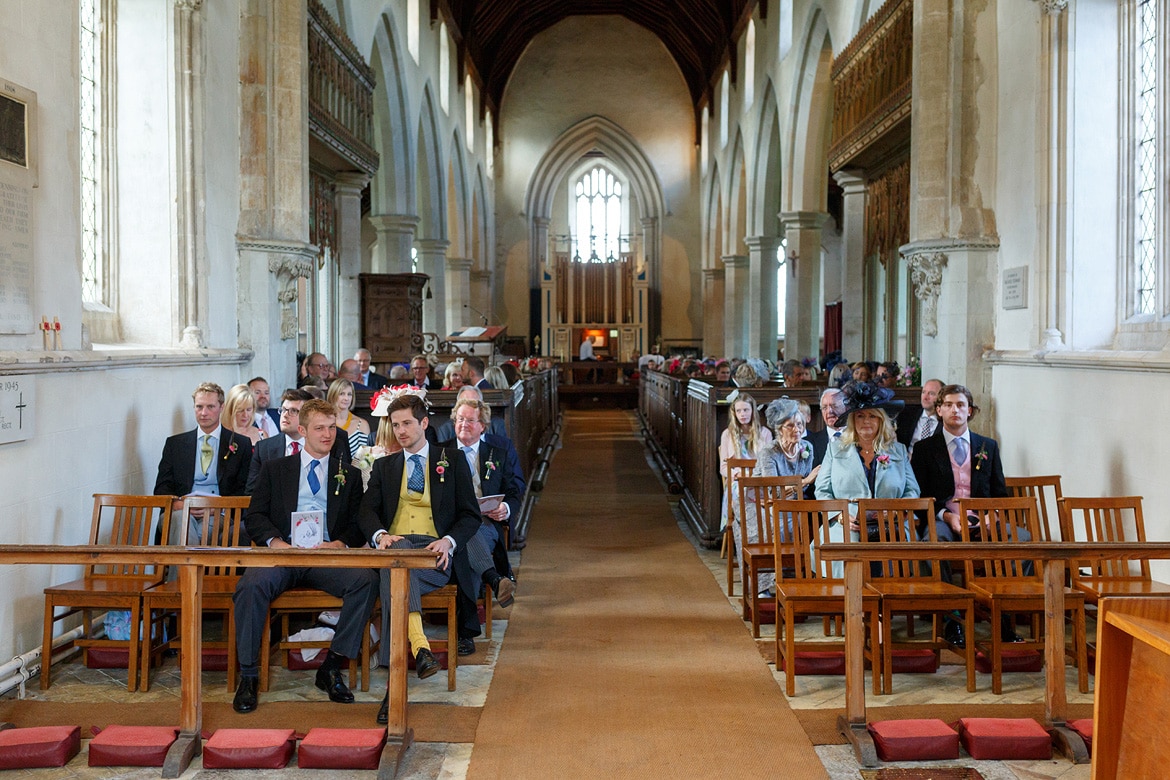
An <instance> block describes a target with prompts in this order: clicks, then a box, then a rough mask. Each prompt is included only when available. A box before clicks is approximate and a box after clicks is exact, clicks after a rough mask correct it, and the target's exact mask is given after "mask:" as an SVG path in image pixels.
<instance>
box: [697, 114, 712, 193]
mask: <svg viewBox="0 0 1170 780" xmlns="http://www.w3.org/2000/svg"><path fill="white" fill-rule="evenodd" d="M710 156H711V107H710V106H703V118H702V120H701V124H700V125H699V168H700V170H701V172H702V175H703V176H706V175H707V158H708V157H710Z"/></svg>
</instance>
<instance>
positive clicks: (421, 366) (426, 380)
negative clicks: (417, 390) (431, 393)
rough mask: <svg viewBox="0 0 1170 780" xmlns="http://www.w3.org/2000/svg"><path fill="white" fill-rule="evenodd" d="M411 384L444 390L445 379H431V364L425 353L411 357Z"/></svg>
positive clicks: (426, 388) (428, 388)
mask: <svg viewBox="0 0 1170 780" xmlns="http://www.w3.org/2000/svg"><path fill="white" fill-rule="evenodd" d="M410 384H412V385H414V386H415V387H421V388H423V389H425V390H442V389H443V380H441V379H431V364H430V362H429V361H428V360H427V359H426V356H425V355H415V356H414V357H412V358H411V359H410Z"/></svg>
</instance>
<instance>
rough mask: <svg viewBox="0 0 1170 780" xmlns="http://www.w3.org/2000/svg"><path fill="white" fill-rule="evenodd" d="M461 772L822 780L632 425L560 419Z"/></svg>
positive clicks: (612, 419) (615, 416)
mask: <svg viewBox="0 0 1170 780" xmlns="http://www.w3.org/2000/svg"><path fill="white" fill-rule="evenodd" d="M563 442H564V448H563V450H562V451H561V452H560V453H558V455H557V457H556V458H555V459H554V461H553V465H552V468H551V471H550V474H549V479H548V486H547V488H546V489H545V491H544V493H543V494H542V496H541V500H540V503H539V504H538V505H537V507H536V512H535V516H534V518H533V520H532V527H531V531H530V533H529V542H528V547H527V548H526V549H525V551H524V566H523V575H522V579H521V583H520V591H519V596H518V598H517V600H516V605H515V606H514V607H513V610H512V615H511V620H510V621H509V625H508V641H507V643H506V644H505V645H504V647H503V649H502V651H501V654H500V657H499V659H498V661H497V665H496V670H495V676H494V679H493V684H492V686H491V689H490V691H489V692H488V697H487V701H486V704H485V707H484V711H483V714H482V717H481V718H480V722H479V728H478V730H477V733H476V740H475V747H474V749H473V751H472V757H471V766H470V769H469V773H468V777H470V778H473V780H474V779H475V778H497V777H509V778H542V779H543V778H548V777H566V778H582V777H605V778H620V777H637V778H644V777H648V776H649V777H719V778H733V777H752V778H755V777H765V776H769V775H774V774H775V773H776V770H777V768H778V767H784V772H783V774H784V776H785V777H787V778H805V777H808V778H824V777H827V776H828V775H827V774H826V772H825V770H824V768H823V767H822V765H821V763H820V761H819V760H818V758H817V755H816V753H815V751H814V750H813V747H812V745H811V743H810V742H809V740H808V738H807V737H806V736H805V734H804V731H803V730H802V729H801V727H800V725H799V724H798V722H797V720H796V717H795V716H794V715H793V713H792V711H791V709H789V706H788V703H787V702H786V701H785V698H784V696H783V694H782V693H781V691H780V689H779V688H778V687H777V686H776V685H775V683H774V682H773V680H772V677H771V674H770V673H769V671H768V669H767V667H766V666H765V665H764V664H761V663H760V657H759V654H758V653H757V652H756V649H755V647H754V645H753V642H752V639H751V637H750V635H749V634H748V633H747V632H745V631H744V630H743V624H742V622H741V621H740V620H739V618H738V616H737V615H736V614H735V611H734V610H733V609H732V608H731V606H730V605H729V604H728V601H727V599H726V598H725V597H724V595H723V593H722V592H721V591H720V589H719V587H718V585H717V584H716V583H715V582H714V581H713V580H712V578H711V576H710V575H709V574H708V572H707V570H706V567H705V566H704V565H703V564H702V562H701V561H700V560H699V558H698V556H697V555H696V553H695V549H694V547H693V546H692V545H691V544H690V542H688V540H687V539H686V538H685V537H684V536H683V534H682V533H680V531H679V528H678V525H677V523H676V521H675V518H674V516H673V515H672V513H671V510H670V506H669V503H668V501H667V498H666V496H665V492H664V491H663V489H662V485H661V484H660V483H659V482H658V480H657V479H656V477H655V475H654V474H653V472H652V471H651V469H650V467H649V466H648V465H647V463H646V461H645V455H644V450H643V446H642V444H641V441H640V440H639V438H638V437H637V435H636V433H635V430H634V427H633V421H632V418H631V417H630V416H629V415H628V413H625V412H620V411H600V412H568V413H567V414H566V417H565V427H564V435H563Z"/></svg>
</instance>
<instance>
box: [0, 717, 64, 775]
mask: <svg viewBox="0 0 1170 780" xmlns="http://www.w3.org/2000/svg"><path fill="white" fill-rule="evenodd" d="M79 752H81V727H80V726H32V727H30V728H25V729H4V730H3V731H0V769H39V768H43V767H49V766H65V765H66V764H68V763H69V760H70V759H72V758H73V757H74V756H76V755H77V754H78V753H79Z"/></svg>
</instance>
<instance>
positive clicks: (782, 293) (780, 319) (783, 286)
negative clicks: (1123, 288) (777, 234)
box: [776, 236, 789, 338]
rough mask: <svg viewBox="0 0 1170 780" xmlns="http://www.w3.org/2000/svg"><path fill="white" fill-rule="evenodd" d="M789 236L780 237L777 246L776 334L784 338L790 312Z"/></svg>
mask: <svg viewBox="0 0 1170 780" xmlns="http://www.w3.org/2000/svg"><path fill="white" fill-rule="evenodd" d="M788 271H789V268H788V237H787V236H782V237H781V238H780V246H778V247H776V335H777V336H778V337H779V338H784V318H785V316H787V312H788Z"/></svg>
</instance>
